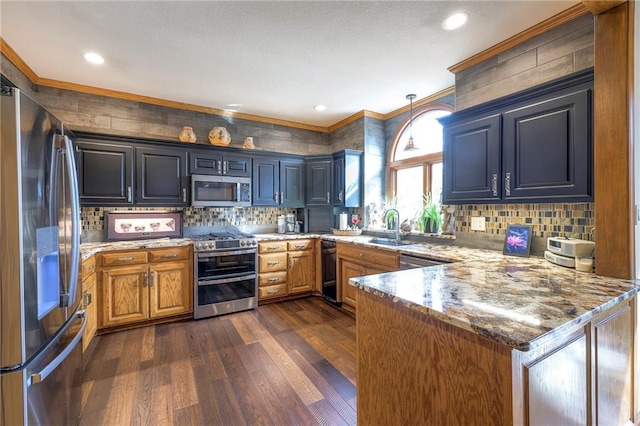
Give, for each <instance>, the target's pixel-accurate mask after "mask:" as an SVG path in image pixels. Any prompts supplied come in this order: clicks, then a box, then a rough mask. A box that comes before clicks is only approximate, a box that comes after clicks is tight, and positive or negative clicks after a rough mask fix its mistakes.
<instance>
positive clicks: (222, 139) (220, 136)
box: [209, 127, 231, 146]
mask: <svg viewBox="0 0 640 426" xmlns="http://www.w3.org/2000/svg"><path fill="white" fill-rule="evenodd" d="M209 142H211V145H216V146H227V145H229V143H231V135H230V134H229V132H228V131H227V129H225V128H224V127H214V128H213V129H211V131H210V132H209Z"/></svg>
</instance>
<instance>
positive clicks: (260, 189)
mask: <svg viewBox="0 0 640 426" xmlns="http://www.w3.org/2000/svg"><path fill="white" fill-rule="evenodd" d="M302 164H303V163H302V160H295V159H291V160H274V159H268V158H254V159H253V176H252V179H251V180H252V185H251V188H252V194H251V195H252V204H253V205H254V206H282V207H303V206H304V198H303V186H302V185H303V176H302Z"/></svg>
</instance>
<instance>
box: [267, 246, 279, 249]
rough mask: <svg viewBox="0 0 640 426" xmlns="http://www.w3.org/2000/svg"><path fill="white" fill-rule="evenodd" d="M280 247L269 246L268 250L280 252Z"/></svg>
mask: <svg viewBox="0 0 640 426" xmlns="http://www.w3.org/2000/svg"><path fill="white" fill-rule="evenodd" d="M279 248H280V247H278V246H269V247H267V250H278V249H279Z"/></svg>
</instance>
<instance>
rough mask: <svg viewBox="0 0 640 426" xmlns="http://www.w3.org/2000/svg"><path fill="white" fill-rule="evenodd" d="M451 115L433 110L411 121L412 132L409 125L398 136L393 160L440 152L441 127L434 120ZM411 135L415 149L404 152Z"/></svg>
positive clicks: (447, 112)
mask: <svg viewBox="0 0 640 426" xmlns="http://www.w3.org/2000/svg"><path fill="white" fill-rule="evenodd" d="M449 114H451V113H450V112H449V111H444V110H433V111H428V112H425V113H424V114H421V115H419V116H417V117H414V119H413V130H412V129H411V125H409V126H407V128H406V129H405V131H404V132H403V133H402V135H400V139H399V141H398V145H396V152H395V153H394V160H404V159H405V158H411V157H418V156H421V155H426V154H433V153H436V152H441V151H442V125H441V124H440V123H439V122H438V121H437V120H436V118H439V117H444V116H445V115H449ZM411 133H413V143H414V146H415V147H416V148H417V149H414V150H410V151H405V150H404V148H405V147H406V146H407V141H408V140H409V136H410V135H411Z"/></svg>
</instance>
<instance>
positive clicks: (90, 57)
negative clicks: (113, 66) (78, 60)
mask: <svg viewBox="0 0 640 426" xmlns="http://www.w3.org/2000/svg"><path fill="white" fill-rule="evenodd" d="M84 59H86V60H87V61H88V62H91V63H92V64H96V65H100V64H104V58H103V57H102V56H100V55H98V54H97V53H95V52H87V53H85V54H84Z"/></svg>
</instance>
